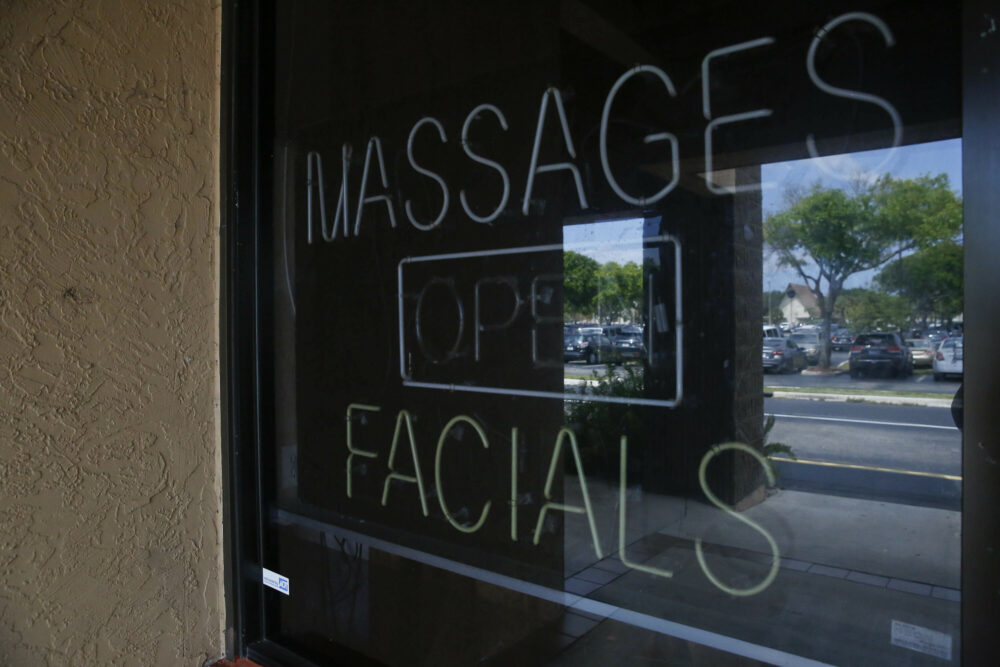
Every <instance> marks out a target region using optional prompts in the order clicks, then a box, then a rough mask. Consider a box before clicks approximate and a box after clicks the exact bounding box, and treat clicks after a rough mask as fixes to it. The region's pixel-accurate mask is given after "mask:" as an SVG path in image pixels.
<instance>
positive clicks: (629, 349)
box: [611, 331, 646, 362]
mask: <svg viewBox="0 0 1000 667" xmlns="http://www.w3.org/2000/svg"><path fill="white" fill-rule="evenodd" d="M611 346H612V354H613V357H614V360H615V361H616V362H623V361H635V360H636V359H642V358H643V357H644V356H646V344H645V343H644V342H643V338H642V332H641V331H639V332H635V331H633V332H628V331H626V332H625V333H622V334H621V335H618V336H611Z"/></svg>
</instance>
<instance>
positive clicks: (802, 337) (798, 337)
mask: <svg viewBox="0 0 1000 667" xmlns="http://www.w3.org/2000/svg"><path fill="white" fill-rule="evenodd" d="M788 340H790V341H792V342H793V343H795V345H796V346H797V347H799V348H801V349H802V351H803V352H805V354H806V361H807V362H809V363H810V364H815V363H818V362H819V333H818V332H815V331H804V332H803V331H796V332H795V333H793V334H792V335H791V336H789V337H788Z"/></svg>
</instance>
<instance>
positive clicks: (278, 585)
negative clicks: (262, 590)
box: [261, 567, 289, 595]
mask: <svg viewBox="0 0 1000 667" xmlns="http://www.w3.org/2000/svg"><path fill="white" fill-rule="evenodd" d="M261 569H262V570H263V571H264V577H263V581H264V585H265V586H267V587H268V588H273V589H274V590H276V591H278V592H280V593H284V594H285V595H288V594H289V591H288V577H285V576H282V575H280V574H278V573H277V572H272V571H271V570H269V569H267V568H266V567H264V568H261Z"/></svg>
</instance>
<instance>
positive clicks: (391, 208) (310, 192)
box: [306, 12, 903, 244]
mask: <svg viewBox="0 0 1000 667" xmlns="http://www.w3.org/2000/svg"><path fill="white" fill-rule="evenodd" d="M851 21H860V22H864V23H868V24H869V25H872V26H874V27H875V28H876V29H877V30H878V31H879V33H880V34H881V36H882V38H883V39H884V41H885V45H886V47H887V48H890V47H892V46H893V45H894V44H895V38H894V37H893V34H892V31H891V30H890V29H889V27H888V26H887V25H886V23H885V22H884V21H883V20H882V19H880V18H879V17H877V16H875V15H873V14H869V13H867V12H849V13H846V14H842V15H840V16H838V17H836V18H834V19H832V20H831V21H829V22H828V23H827V24H826V25H824V26H823V27H822V28H820V30H819V31H817V33H816V35H815V36H814V37H813V39H812V41H811V42H810V45H809V49H808V51H807V53H806V56H805V65H806V70H807V72H808V74H809V79H810V81H811V82H812V83H813V85H815V86H816V88H818V89H819V90H821V91H823V92H824V93H827V94H829V95H832V96H834V97H841V98H845V99H848V100H853V101H856V102H860V103H865V104H872V105H875V106H877V107H879V108H881V109H882V110H884V111H885V113H886V114H887V115H888V117H889V120H890V122H891V123H892V133H893V136H892V144H891V148H892V149H893V150H894V149H895V148H896V147H897V146H899V145H900V144H901V142H902V139H903V122H902V119H901V117H900V114H899V112H898V111H897V110H896V108H895V107H894V106H893V105H892V104H891V103H889V102H888V101H887V100H885V99H884V98H881V97H878V96H876V95H872V94H870V93H864V92H860V91H855V90H849V89H845V88H840V87H837V86H833V85H831V84H829V83H827V82H826V81H824V80H823V79H822V78H821V77H820V75H819V73H818V72H817V71H816V53H817V49H818V48H819V45H820V44H821V43H822V41H823V40H824V39H830V35H831V33H833V32H835V31H836V30H837V28H838V27H840V26H842V25H843V24H844V23H848V22H851ZM776 41H777V40H776V38H774V37H770V36H765V37H759V38H757V39H752V40H749V41H745V42H740V43H738V44H731V45H728V46H724V47H721V48H718V49H714V50H712V51H710V52H709V53H708V54H706V55H705V56H704V58H703V59H702V62H701V84H702V86H701V88H702V94H701V98H702V99H701V106H702V114H703V115H704V118H705V120H706V125H705V128H704V130H703V137H704V142H703V143H704V150H703V159H704V165H705V169H704V180H705V185H706V187H707V188H708V189H709V190H710V191H711V192H713V193H715V194H719V195H727V194H733V193H736V192H742V191H744V190H746V189H756V188H758V187H767V186H768V185H769V184H767V183H765V184H762V186H756V185H754V186H749V185H744V186H737V185H730V186H722V185H719V184H718V182H717V178H716V173H715V169H714V151H713V136H714V134H715V132H716V131H717V130H718V129H719V128H720V127H722V126H725V125H733V124H739V123H746V122H754V121H760V120H763V119H766V118H768V117H770V116H771V115H772V114H773V109H769V108H761V109H748V110H746V111H742V112H740V113H734V114H728V115H723V116H713V115H712V99H711V93H710V91H711V79H712V63H713V62H714V61H717V60H719V59H722V58H733V57H738V55H739V54H740V53H742V52H746V51H751V50H755V49H762V48H766V47H768V46H770V45H773V44H775V43H776ZM640 76H642V77H652V78H653V79H654V80H655V81H658V83H659V84H660V85H662V86H663V89H664V90H665V91H666V93H667V95H668V97H670V98H675V97H676V96H677V92H676V88H675V86H674V83H673V81H672V80H671V78H670V76H669V74H667V72H665V71H663V70H662V69H660V68H659V67H656V66H654V65H648V64H640V65H636V66H635V67H633V68H631V69H629V70H627V71H626V72H624V73H623V74H622V75H621V76H620V77H619V78H618V80H617V81H615V83H614V84H613V85H612V86H611V88H610V90H609V91H608V93H607V96H606V98H605V102H604V106H603V111H602V114H601V123H600V135H599V150H600V158H601V172H602V173H603V176H604V180H605V182H606V183H607V185H608V187H609V188H610V189H611V190H612V191H613V192H614V193H615V195H616V196H617V197H618V198H619V199H620V200H621V201H623V202H625V203H626V204H629V205H633V206H639V207H643V206H648V205H651V204H655V203H656V202H658V201H660V200H661V199H663V198H664V197H666V196H667V195H668V194H670V192H671V191H672V190H674V188H675V187H676V186H677V184H678V181H679V178H680V167H679V164H680V148H679V143H678V139H677V135H676V134H674V133H672V132H667V131H663V132H653V133H650V134H648V135H646V136H645V137H644V138H643V142H644V143H646V144H666V146H667V149H668V150H669V154H670V164H671V177H670V180H669V181H668V182H667V183H666V184H665V185H663V186H662V187H660V188H659V189H658V190H656V191H654V192H648V193H636V192H626V191H625V190H624V189H623V188H622V187H621V185H620V184H619V180H618V178H617V177H616V176H615V174H614V171H613V170H612V168H611V164H610V161H609V159H608V126H609V122H610V118H611V112H612V109H613V107H614V102H615V98H616V96H617V95H618V93H619V91H620V90H621V89H622V88H623V87H624V86H626V85H628V83H629V81H630V80H632V79H633V78H636V77H640ZM552 109H554V110H555V115H556V119H557V121H558V124H559V128H560V132H561V136H562V143H563V148H564V149H565V152H566V154H568V155H569V158H570V159H569V160H566V161H561V162H552V163H540V161H539V160H540V157H539V148H540V146H541V143H542V139H543V128H544V126H545V121H546V118H547V117H548V116H549V115H551V110H552ZM484 123H495V124H496V125H497V126H499V128H500V129H501V130H502V131H504V132H507V131H508V130H509V129H510V124H509V123H508V121H507V118H506V116H505V115H504V113H503V111H502V110H501V109H500V108H499V107H498V106H496V105H494V104H489V103H484V104H479V105H477V106H475V107H474V108H473V109H472V110H471V111H469V113H468V115H467V116H466V117H465V120H464V122H463V123H462V127H461V129H460V130H459V131H458V133H457V135H458V136H457V139H458V142H459V143H460V145H461V148H462V152H463V153H464V154H465V156H467V157H468V158H469V160H471V161H472V162H475V163H478V164H481V165H483V166H486V167H489V168H490V169H492V170H494V171H495V172H496V173H497V174H498V175H499V177H500V180H501V182H502V187H501V190H500V196H499V198H498V200H496V201H492V202H472V201H470V198H469V196H468V195H467V194H466V192H465V190H464V189H463V190H460V191H459V193H458V201H459V205H460V208H461V209H462V211H463V213H464V214H465V216H466V217H467V218H468V219H469V220H470V221H472V222H475V223H492V222H493V221H494V220H496V219H497V218H498V217H499V216H500V215H501V213H503V212H504V211H505V210H507V207H508V204H509V203H510V200H511V197H512V194H513V193H512V184H511V179H510V174H509V173H508V171H507V169H506V168H505V167H504V166H503V165H502V164H500V163H499V162H497V161H496V160H492V159H490V158H489V157H488V156H485V155H481V154H478V153H476V152H475V151H474V150H473V148H472V143H471V142H470V139H469V137H470V135H471V134H472V133H473V132H474V131H475V128H476V126H480V125H482V124H484ZM424 132H431V133H434V134H436V135H437V139H438V140H439V142H440V144H441V145H442V146H444V145H445V144H447V143H448V142H449V141H454V140H455V138H456V137H454V136H453V137H452V138H449V134H448V131H447V130H446V128H445V126H444V124H442V123H441V121H439V120H438V119H436V118H433V117H430V116H425V117H423V118H420V119H419V120H417V121H416V122H415V123H414V124H413V127H412V128H411V129H410V132H409V134H408V136H407V140H406V159H407V162H408V164H409V166H410V168H412V169H413V170H414V171H415V172H416V173H418V174H420V175H422V176H424V177H426V178H429V179H431V180H432V181H433V182H434V183H435V185H436V187H437V188H438V189H439V190H440V191H441V204H440V208H439V209H438V211H437V212H436V214H435V215H434V216H433V217H430V218H427V219H423V220H421V219H418V217H417V215H416V214H415V213H414V211H413V206H412V202H411V200H409V199H405V200H404V202H403V209H404V213H405V217H406V219H407V221H408V222H409V223H410V225H412V226H413V227H414V228H415V229H418V230H420V231H431V230H434V229H437V228H439V227H440V226H441V223H442V222H443V221H444V219H445V217H446V216H447V214H448V212H449V210H450V208H451V206H452V204H453V201H454V198H453V197H452V195H451V188H450V186H449V185H448V183H447V182H446V181H445V179H444V177H443V176H441V175H440V174H438V173H435V172H434V171H431V170H430V169H428V168H427V167H425V166H423V165H422V164H421V163H420V157H419V156H418V155H416V154H415V151H414V139H415V138H416V136H417V135H418V133H424ZM803 141H804V143H805V147H806V150H807V152H808V154H809V155H810V156H811V157H814V158H816V157H820V154H819V150H818V149H817V147H816V141H815V137H814V135H813V134H812V133H809V134H807V135H806V136H805V137H804V138H803ZM893 150H890V151H889V152H888V154H887V155H886V157H885V160H884V161H883V163H882V164H884V163H885V161H888V160H889V159H891V157H892V153H893ZM340 153H341V155H340V163H341V164H340V189H339V193H338V195H337V202H336V205H335V206H334V210H333V215H332V216H331V215H328V209H327V205H326V195H325V190H326V185H327V180H326V174H325V173H324V169H323V157H322V155H321V153H320V152H318V151H309V152H307V154H306V188H307V194H306V197H307V204H306V240H307V242H308V243H310V244H312V243H313V242H314V241H315V240H316V239H317V237H319V238H322V239H323V240H324V241H326V242H333V241H336V240H337V239H346V238H349V237H350V236H358V235H359V234H360V233H361V230H362V224H363V221H364V213H365V207H366V206H374V205H384V206H385V208H386V212H387V215H388V219H389V226H390V227H391V228H392V229H396V228H397V226H398V217H399V216H398V215H397V212H396V206H397V205H396V202H395V200H394V197H393V196H392V195H391V194H390V192H391V188H390V183H389V172H388V171H387V170H386V166H385V156H384V151H383V148H382V139H381V138H380V137H379V136H378V135H374V136H371V137H369V139H368V141H367V144H366V146H365V158H364V166H363V167H362V169H361V175H360V176H361V183H360V188H359V192H358V195H357V199H356V202H357V203H356V205H355V210H354V214H353V221H352V214H351V206H350V201H349V199H350V195H349V176H350V165H351V157H352V147H351V145H350V144H348V143H344V144H343V145H342V146H341V151H340ZM575 160H577V150H576V144H575V142H574V140H573V136H572V134H571V132H570V128H569V123H568V121H567V117H566V108H565V103H564V100H563V95H562V93H561V92H560V91H559V89H558V88H554V87H552V88H548V89H547V90H545V91H543V92H542V95H541V100H540V103H539V110H538V120H537V123H536V126H535V132H534V140H533V143H532V149H531V158H530V161H529V163H528V171H527V179H526V182H525V183H524V186H523V190H522V192H521V194H520V197H519V198H518V202H519V206H518V208H519V209H520V212H521V214H522V215H525V216H526V215H528V213H529V210H530V203H531V201H532V192H533V190H534V188H535V185H536V181H537V177H539V176H542V175H549V174H563V175H564V176H568V177H570V179H571V181H572V184H573V187H574V190H573V191H574V193H575V195H576V200H577V204H578V205H579V208H580V210H581V211H586V210H587V209H589V208H590V203H589V199H588V197H587V192H586V188H585V187H584V183H583V179H582V177H581V174H580V165H578V164H576V163H575V162H574V161H575ZM820 166H821V167H822V168H823V169H826V170H828V171H829V167H827V166H826V165H824V164H822V163H820ZM881 166H882V165H879V167H876V170H877V169H879V168H881ZM373 172H374V173H373ZM836 175H837V176H841V177H843V176H846V174H836ZM331 218H332V220H331ZM317 230H318V233H317Z"/></svg>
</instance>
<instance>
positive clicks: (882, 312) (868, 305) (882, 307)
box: [837, 288, 912, 333]
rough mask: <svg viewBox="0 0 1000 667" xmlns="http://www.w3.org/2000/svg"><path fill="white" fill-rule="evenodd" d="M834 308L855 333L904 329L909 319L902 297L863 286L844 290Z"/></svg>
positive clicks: (906, 305)
mask: <svg viewBox="0 0 1000 667" xmlns="http://www.w3.org/2000/svg"><path fill="white" fill-rule="evenodd" d="M837 311H838V312H840V313H841V314H842V316H843V317H844V318H845V319H847V320H848V321H849V322H850V323H851V327H852V328H853V329H854V330H855V331H856V332H858V333H861V332H864V331H895V330H897V329H906V328H908V327H909V325H910V323H911V320H912V317H911V310H910V308H909V304H907V303H906V301H905V300H904V299H903V298H901V297H899V296H896V295H893V294H887V293H886V292H880V291H877V290H871V289H863V288H855V289H847V290H844V292H843V293H842V294H841V296H840V300H839V302H838V305H837Z"/></svg>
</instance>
